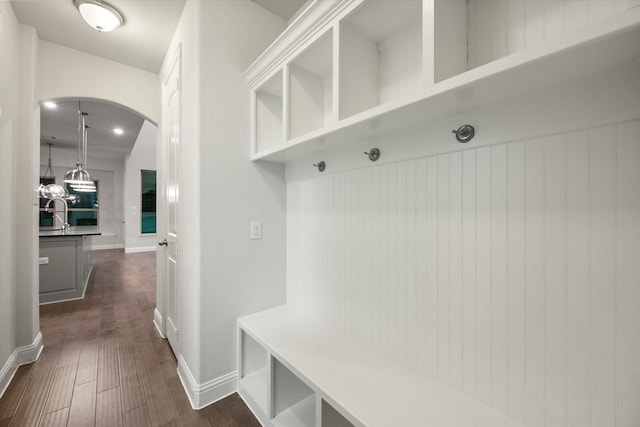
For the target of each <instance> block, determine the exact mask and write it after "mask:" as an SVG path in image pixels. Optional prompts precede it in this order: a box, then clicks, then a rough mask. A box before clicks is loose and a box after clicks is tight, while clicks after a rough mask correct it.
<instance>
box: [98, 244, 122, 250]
mask: <svg viewBox="0 0 640 427" xmlns="http://www.w3.org/2000/svg"><path fill="white" fill-rule="evenodd" d="M91 249H92V250H94V251H104V250H107V249H124V244H122V243H112V244H109V245H93V247H92V248H91Z"/></svg>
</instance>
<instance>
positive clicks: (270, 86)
mask: <svg viewBox="0 0 640 427" xmlns="http://www.w3.org/2000/svg"><path fill="white" fill-rule="evenodd" d="M282 88H283V77H282V70H280V71H278V72H277V73H276V74H275V75H274V76H272V77H271V78H270V79H269V80H267V81H266V82H265V83H264V84H263V85H262V86H260V87H259V88H258V89H257V90H256V91H255V101H254V102H255V104H254V105H255V115H254V120H255V122H254V129H255V135H254V138H255V151H256V152H261V151H264V150H267V149H269V148H272V147H275V146H277V145H279V144H282V142H283V141H284V122H283V106H284V104H283V99H284V97H283V89H282Z"/></svg>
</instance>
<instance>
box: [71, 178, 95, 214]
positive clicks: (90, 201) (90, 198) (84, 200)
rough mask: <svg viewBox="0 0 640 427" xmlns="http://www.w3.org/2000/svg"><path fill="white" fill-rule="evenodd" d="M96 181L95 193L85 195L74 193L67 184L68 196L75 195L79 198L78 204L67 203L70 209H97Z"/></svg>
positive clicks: (79, 192)
mask: <svg viewBox="0 0 640 427" xmlns="http://www.w3.org/2000/svg"><path fill="white" fill-rule="evenodd" d="M98 191H99V188H98V181H96V191H95V192H93V193H85V192H81V191H76V190H74V189H73V188H71V186H70V185H69V184H67V192H68V193H69V194H76V195H77V196H78V197H80V200H79V201H78V203H76V204H75V205H74V204H71V203H69V207H70V208H72V209H74V208H75V209H98Z"/></svg>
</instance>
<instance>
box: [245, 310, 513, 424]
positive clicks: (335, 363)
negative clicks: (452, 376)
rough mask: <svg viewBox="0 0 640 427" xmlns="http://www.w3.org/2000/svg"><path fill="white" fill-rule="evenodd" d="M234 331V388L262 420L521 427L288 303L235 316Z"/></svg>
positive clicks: (267, 422)
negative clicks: (262, 370) (258, 375)
mask: <svg viewBox="0 0 640 427" xmlns="http://www.w3.org/2000/svg"><path fill="white" fill-rule="evenodd" d="M238 335H239V352H238V354H239V358H240V362H239V366H240V380H239V385H240V386H239V391H240V396H241V397H242V398H243V399H244V401H245V402H246V403H247V405H248V406H249V408H250V409H251V410H252V411H253V412H254V414H256V416H257V417H258V419H259V420H260V422H261V423H262V425H264V426H281V427H285V426H286V427H289V426H291V427H293V426H304V427H314V426H315V427H349V426H359V427H361V426H369V427H375V426H384V427H388V426H396V425H397V426H404V427H411V426H416V427H417V426H420V427H441V426H443V425H451V426H457V427H472V426H473V427H479V426H487V427H489V426H490V427H522V425H521V424H520V423H518V422H516V421H514V420H512V419H510V418H508V417H507V416H506V415H503V414H501V413H499V412H497V411H495V410H493V409H491V408H489V407H487V406H485V405H484V404H482V403H480V402H478V401H476V400H474V399H472V398H470V397H467V396H465V395H463V394H462V393H460V392H458V391H456V390H453V389H451V388H449V387H446V386H443V385H441V384H439V383H438V382H436V381H434V380H431V379H429V378H427V377H426V376H423V375H421V374H419V373H416V372H415V371H412V370H410V369H408V368H406V367H404V366H402V365H400V364H399V363H397V362H395V361H393V360H390V359H387V358H385V357H383V356H380V355H379V354H377V353H376V352H374V351H372V350H371V349H370V348H368V347H365V346H362V345H360V344H357V343H355V342H354V341H353V340H351V339H350V338H349V337H347V336H346V335H343V334H342V333H341V332H338V331H333V330H329V329H327V328H326V327H324V326H322V325H321V324H319V323H318V322H316V321H315V320H313V319H311V318H309V317H307V316H305V315H302V314H300V313H298V312H296V311H294V310H292V309H291V308H289V307H287V306H282V307H277V308H274V309H271V310H267V311H263V312H260V313H256V314H253V315H249V316H245V317H242V318H240V319H238ZM247 343H249V345H246V344H247ZM254 344H255V345H254ZM256 360H259V361H268V363H267V364H268V366H269V369H268V375H266V377H265V378H266V379H267V380H266V382H264V383H261V385H260V390H255V389H252V387H250V386H249V385H248V384H247V383H248V382H249V383H251V382H252V381H253V378H252V375H253V373H255V372H256V371H255V370H252V369H257V366H263V365H262V364H257V365H256V364H254V363H253V362H250V361H256ZM258 370H259V369H258ZM265 393H266V394H267V396H266V401H267V402H268V404H267V405H266V406H265V405H261V404H259V403H257V402H258V400H260V399H262V396H264V394H265ZM256 395H257V396H261V397H260V398H256V397H255V396H256ZM263 401H264V399H263Z"/></svg>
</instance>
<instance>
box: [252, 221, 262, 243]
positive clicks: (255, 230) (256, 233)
mask: <svg viewBox="0 0 640 427" xmlns="http://www.w3.org/2000/svg"><path fill="white" fill-rule="evenodd" d="M258 239H262V222H261V221H251V240H258Z"/></svg>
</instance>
